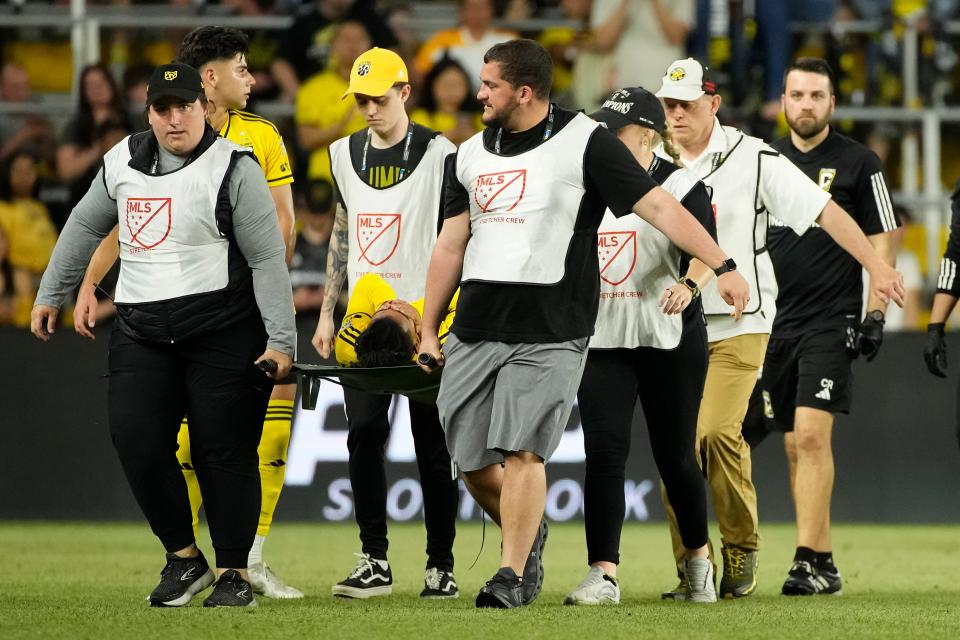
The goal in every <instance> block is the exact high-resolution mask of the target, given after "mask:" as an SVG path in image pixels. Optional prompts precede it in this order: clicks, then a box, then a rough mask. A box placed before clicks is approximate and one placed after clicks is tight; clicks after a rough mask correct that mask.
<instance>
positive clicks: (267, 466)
mask: <svg viewBox="0 0 960 640" xmlns="http://www.w3.org/2000/svg"><path fill="white" fill-rule="evenodd" d="M246 54H247V36H246V35H245V34H244V33H243V32H241V31H238V30H236V29H231V28H225V27H215V26H206V27H200V28H198V29H194V30H193V31H191V32H190V33H189V34H187V36H186V37H185V38H184V39H183V43H182V44H181V48H180V54H179V61H180V62H183V63H185V64H188V65H190V66H192V67H194V68H196V69H197V70H198V71H199V72H200V75H201V78H202V79H203V83H204V91H205V93H206V96H207V122H208V123H209V125H210V126H211V127H212V128H214V129H215V130H217V131H218V132H219V133H220V135H221V136H223V137H225V138H227V139H228V140H230V141H232V142H235V143H237V144H239V145H242V146H245V147H249V148H250V149H251V150H252V151H253V153H254V155H255V156H256V158H257V161H258V162H259V163H260V168H261V169H262V170H263V174H264V176H265V177H266V179H267V184H268V185H269V187H270V195H271V196H272V197H273V201H274V204H275V205H276V209H277V217H278V218H279V222H280V232H281V234H282V235H283V240H284V244H285V245H286V252H287V254H286V255H287V263H288V264H289V261H290V258H291V257H292V255H293V243H294V212H293V194H292V190H291V187H290V185H291V183H292V182H293V174H292V172H291V168H290V160H289V159H288V157H287V151H286V148H285V147H284V145H283V139H282V138H281V136H280V133H279V132H278V131H277V128H276V127H275V126H274V125H273V123H271V122H270V121H269V120H266V119H264V118H261V117H259V116H256V115H254V114H252V113H246V112H244V111H240V109H242V108H243V107H245V106H246V104H247V98H248V97H249V95H250V89H251V87H252V86H253V84H254V79H253V76H252V75H250V72H249V71H248V69H247V62H246ZM118 252H119V246H118V241H117V229H114V230H113V233H111V234H110V235H109V236H107V237H106V238H105V239H104V241H103V242H102V243H101V245H100V247H99V248H98V249H97V251H96V253H95V254H94V256H93V258H92V259H91V261H90V266H89V267H88V268H87V273H86V276H85V277H84V281H83V284H82V285H81V287H80V292H79V293H78V295H77V306H76V309H75V311H74V328H75V329H76V331H77V332H78V333H80V334H81V335H84V336H86V337H88V338H93V334H92V333H91V331H90V329H92V328H93V326H94V325H95V323H96V315H95V314H96V298H95V295H94V290H95V288H96V284H97V283H99V282H100V279H101V278H103V276H104V275H105V274H106V273H107V271H109V269H110V267H111V266H112V265H113V263H114V262H115V261H116V259H117V255H118ZM295 392H296V385H294V384H277V385H276V386H275V387H274V390H273V394H272V396H271V397H270V405H269V406H268V408H267V414H266V419H265V421H264V425H263V435H262V437H261V439H260V446H259V449H258V454H259V456H260V480H261V511H260V523H259V526H258V527H257V536H256V539H255V541H254V543H253V548H252V549H251V550H250V555H249V559H248V570H249V573H250V583H251V584H252V585H253V588H254V590H255V591H256V592H257V593H261V594H263V595H265V596H268V597H271V598H302V597H303V593H301V592H300V591H299V590H297V589H295V588H293V587H290V586H288V585H286V584H284V582H283V581H282V580H280V578H278V577H277V576H276V575H275V574H274V573H273V572H272V571H271V570H270V567H268V566H267V564H266V563H265V562H264V561H263V553H262V552H263V544H264V541H265V539H266V536H267V534H268V533H269V531H270V524H271V523H272V521H273V513H274V510H275V509H276V506H277V501H278V500H279V498H280V490H281V489H282V488H283V479H284V473H285V470H286V458H287V446H288V445H289V443H290V430H291V422H292V420H293V402H294V395H295ZM177 458H178V460H179V461H180V465H181V467H182V468H183V472H184V476H185V478H186V481H187V488H188V491H189V493H190V505H191V507H192V508H193V518H194V520H193V521H194V529H196V526H197V523H198V513H199V510H200V504H201V496H200V489H199V485H198V484H197V480H196V474H195V473H194V470H193V464H192V461H191V457H190V439H189V431H188V428H187V421H186V419H184V423H183V425H182V426H181V429H180V436H179V448H178V450H177Z"/></svg>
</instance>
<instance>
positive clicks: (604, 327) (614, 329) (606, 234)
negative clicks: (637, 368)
mask: <svg viewBox="0 0 960 640" xmlns="http://www.w3.org/2000/svg"><path fill="white" fill-rule="evenodd" d="M697 183H698V180H697V177H696V176H695V175H693V174H692V173H691V172H689V171H687V170H686V169H678V170H676V171H674V172H673V173H671V174H670V175H669V176H668V177H667V179H666V180H665V181H664V183H663V184H662V185H661V186H662V187H663V188H664V189H665V190H666V191H667V192H668V193H670V194H671V195H672V196H673V197H674V198H676V199H677V200H678V201H682V200H683V199H684V198H685V197H686V196H687V194H688V193H689V192H690V190H691V189H693V188H694V187H695V186H696V185H697ZM597 253H598V256H599V258H600V308H599V311H598V313H597V324H596V329H595V331H594V335H593V338H592V339H591V340H590V348H591V349H633V348H636V347H654V348H656V349H675V348H676V347H677V345H679V344H680V338H681V336H682V334H683V317H682V315H681V314H677V315H673V316H668V315H666V314H664V313H663V311H662V310H661V309H660V304H659V300H660V294H662V293H663V291H664V290H665V289H667V288H668V287H671V286H673V285H674V284H676V283H677V278H678V277H679V273H678V269H679V267H680V250H679V249H677V247H676V246H675V245H674V244H673V243H672V242H670V240H669V239H668V238H667V236H665V235H663V233H661V232H660V231H659V230H657V229H656V228H655V227H654V226H653V225H652V224H650V223H649V222H647V221H646V220H644V219H642V218H641V217H640V216H637V215H634V214H628V215H625V216H623V217H621V218H617V217H616V216H614V215H613V213H612V212H611V211H610V210H609V209H607V211H606V213H604V215H603V222H601V223H600V228H599V230H598V231H597Z"/></svg>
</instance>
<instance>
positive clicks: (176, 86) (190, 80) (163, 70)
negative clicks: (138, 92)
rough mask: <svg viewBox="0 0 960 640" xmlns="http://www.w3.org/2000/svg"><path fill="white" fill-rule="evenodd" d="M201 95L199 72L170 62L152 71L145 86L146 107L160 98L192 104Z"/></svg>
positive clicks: (201, 85) (201, 83)
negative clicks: (174, 99)
mask: <svg viewBox="0 0 960 640" xmlns="http://www.w3.org/2000/svg"><path fill="white" fill-rule="evenodd" d="M201 95H203V81H202V80H201V79H200V72H199V71H197V70H196V69H194V68H193V67H191V66H188V65H185V64H182V63H179V62H171V63H170V64H162V65H160V66H159V67H157V68H156V69H154V70H153V75H152V76H150V83H149V84H148V85H147V106H148V107H149V106H150V105H152V104H153V103H155V102H156V101H157V100H159V99H160V98H177V99H178V100H183V101H184V102H189V103H193V102H196V100H197V98H199V97H200V96H201Z"/></svg>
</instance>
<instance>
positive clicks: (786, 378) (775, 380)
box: [760, 324, 856, 431]
mask: <svg viewBox="0 0 960 640" xmlns="http://www.w3.org/2000/svg"><path fill="white" fill-rule="evenodd" d="M850 331H853V332H855V331H856V327H855V325H852V324H851V325H850V326H847V325H843V326H833V327H828V328H820V329H813V330H811V331H808V332H807V333H804V334H802V335H799V336H795V337H791V338H771V339H770V343H769V345H768V346H767V356H766V359H765V360H764V363H763V376H762V378H761V382H760V384H761V386H762V387H763V399H764V408H765V413H766V416H767V418H773V419H772V420H770V421H768V425H769V426H770V427H771V428H774V429H777V430H780V431H793V420H794V413H795V411H796V408H797V407H811V408H813V409H820V410H822V411H829V412H830V413H849V412H850V401H851V394H852V392H853V372H852V370H851V366H850V364H851V363H852V362H853V360H854V358H856V355H855V352H853V351H851V350H848V335H849V333H850ZM771 413H772V414H773V415H771Z"/></svg>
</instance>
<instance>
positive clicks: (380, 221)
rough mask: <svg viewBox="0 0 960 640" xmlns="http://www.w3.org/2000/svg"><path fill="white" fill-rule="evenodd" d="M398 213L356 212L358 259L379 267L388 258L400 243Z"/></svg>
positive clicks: (399, 216)
mask: <svg viewBox="0 0 960 640" xmlns="http://www.w3.org/2000/svg"><path fill="white" fill-rule="evenodd" d="M400 218H401V214H399V213H358V214H357V244H358V245H359V246H360V259H361V260H365V261H366V262H367V263H369V264H371V265H373V266H374V267H379V266H380V265H382V264H383V263H384V262H386V261H387V260H389V259H390V257H391V256H392V255H393V253H394V252H395V251H396V250H397V245H398V244H399V243H400Z"/></svg>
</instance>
